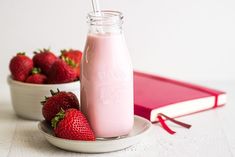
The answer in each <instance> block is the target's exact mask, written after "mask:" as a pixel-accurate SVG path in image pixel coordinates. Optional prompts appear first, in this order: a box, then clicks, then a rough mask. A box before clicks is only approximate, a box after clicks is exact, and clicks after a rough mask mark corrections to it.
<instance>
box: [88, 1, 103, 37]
mask: <svg viewBox="0 0 235 157" xmlns="http://www.w3.org/2000/svg"><path fill="white" fill-rule="evenodd" d="M91 3H92V8H93V12H94V14H95V15H97V16H102V14H101V10H100V4H99V0H91ZM96 30H97V32H99V33H104V31H103V29H102V27H100V28H98V27H97V28H96Z"/></svg>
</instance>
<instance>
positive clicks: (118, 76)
mask: <svg viewBox="0 0 235 157" xmlns="http://www.w3.org/2000/svg"><path fill="white" fill-rule="evenodd" d="M100 15H102V16H100ZM100 15H97V14H95V13H90V14H88V23H89V32H88V35H87V41H86V46H85V49H84V54H83V58H82V64H81V79H80V80H81V110H82V112H83V113H84V114H85V116H86V117H87V118H88V121H89V123H90V125H91V127H92V129H93V130H94V133H95V135H96V137H98V138H108V137H117V136H122V135H126V134H128V133H129V132H130V131H131V129H132V126H133V121H134V111H133V110H134V102H133V68H132V64H131V59H130V55H129V52H128V49H127V46H126V42H125V39H124V35H123V30H122V23H123V15H122V14H121V13H120V12H116V11H102V12H101V14H100Z"/></svg>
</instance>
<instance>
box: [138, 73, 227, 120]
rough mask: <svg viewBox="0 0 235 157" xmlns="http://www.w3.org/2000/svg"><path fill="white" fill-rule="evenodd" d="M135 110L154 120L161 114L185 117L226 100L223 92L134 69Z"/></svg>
mask: <svg viewBox="0 0 235 157" xmlns="http://www.w3.org/2000/svg"><path fill="white" fill-rule="evenodd" d="M134 103H135V105H134V111H135V114H136V115H139V116H142V117H144V118H147V119H149V120H150V121H152V122H154V121H157V115H158V114H159V113H163V114H166V115H168V116H170V117H179V116H184V115H188V114H192V113H196V112H200V111H204V110H208V109H212V108H216V107H220V106H223V105H224V104H225V103H226V93H225V92H223V91H219V90H215V89H211V88H207V87H203V86H199V85H194V84H191V83H186V82H182V81H177V80H173V79H169V78H165V77H161V76H156V75H150V74H145V73H140V72H134Z"/></svg>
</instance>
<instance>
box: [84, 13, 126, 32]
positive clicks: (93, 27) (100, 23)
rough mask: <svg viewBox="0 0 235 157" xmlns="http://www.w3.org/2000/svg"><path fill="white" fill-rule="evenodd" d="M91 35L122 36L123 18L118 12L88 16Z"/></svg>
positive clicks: (90, 14)
mask: <svg viewBox="0 0 235 157" xmlns="http://www.w3.org/2000/svg"><path fill="white" fill-rule="evenodd" d="M88 23H89V33H90V34H121V33H122V24H123V16H122V13H120V12H117V11H101V12H100V13H99V14H96V13H94V12H92V13H89V14H88Z"/></svg>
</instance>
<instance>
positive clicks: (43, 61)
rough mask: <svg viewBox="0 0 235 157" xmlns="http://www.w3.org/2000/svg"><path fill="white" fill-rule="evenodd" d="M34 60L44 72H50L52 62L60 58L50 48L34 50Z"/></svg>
mask: <svg viewBox="0 0 235 157" xmlns="http://www.w3.org/2000/svg"><path fill="white" fill-rule="evenodd" d="M34 54H35V55H34V57H33V62H34V64H35V66H36V67H39V68H40V69H41V70H42V72H43V73H45V74H48V73H49V69H50V68H51V66H52V64H53V63H54V62H55V61H56V60H57V59H58V58H57V57H56V56H55V55H54V54H53V53H52V52H51V51H50V50H49V49H43V50H40V51H39V52H34Z"/></svg>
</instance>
